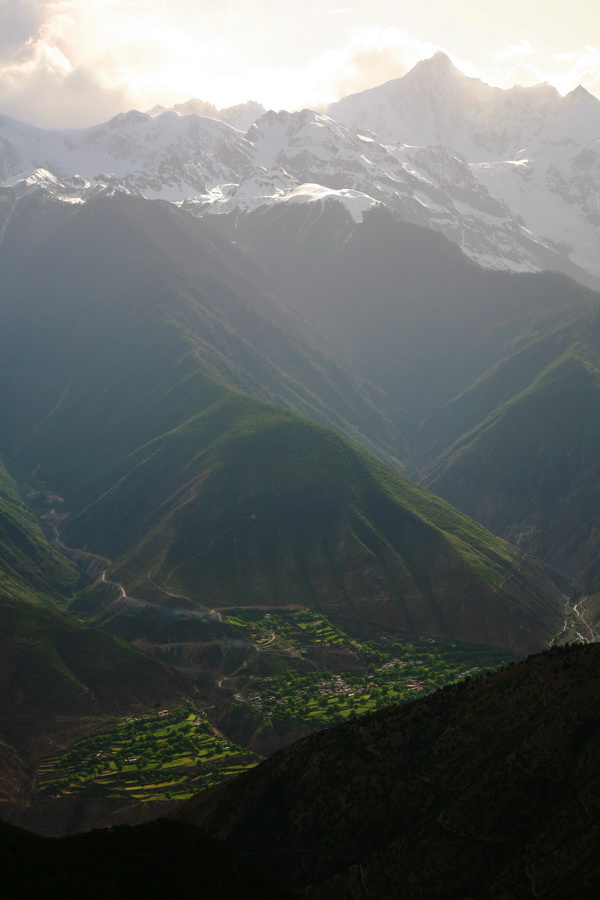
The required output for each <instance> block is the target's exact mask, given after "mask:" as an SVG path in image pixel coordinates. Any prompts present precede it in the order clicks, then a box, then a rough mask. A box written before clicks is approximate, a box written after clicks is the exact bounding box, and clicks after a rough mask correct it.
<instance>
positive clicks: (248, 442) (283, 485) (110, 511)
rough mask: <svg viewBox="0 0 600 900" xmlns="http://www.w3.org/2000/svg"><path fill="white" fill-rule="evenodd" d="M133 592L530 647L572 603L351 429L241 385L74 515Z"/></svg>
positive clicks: (351, 627)
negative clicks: (296, 609) (315, 613)
mask: <svg viewBox="0 0 600 900" xmlns="http://www.w3.org/2000/svg"><path fill="white" fill-rule="evenodd" d="M64 531H65V539H66V540H67V543H74V542H75V541H78V542H79V543H80V544H81V545H82V546H85V547H87V548H88V549H89V548H93V550H94V552H97V553H101V554H102V555H103V556H108V557H111V558H114V559H115V561H116V565H115V566H114V567H112V568H111V570H110V572H111V574H110V576H107V577H109V578H110V579H112V580H115V581H121V582H124V583H126V584H127V585H128V591H129V592H130V593H132V594H133V595H134V596H136V597H140V598H142V599H143V598H145V597H146V598H147V599H153V600H155V601H156V600H158V602H160V601H161V595H162V602H164V603H166V604H169V603H170V602H172V598H173V597H177V598H185V599H186V600H188V601H193V602H195V603H199V604H202V605H203V606H204V607H208V608H209V609H219V608H222V607H227V608H231V607H239V606H254V607H260V606H263V605H264V606H279V607H286V606H293V605H300V606H302V607H309V608H315V609H319V610H320V611H322V612H324V613H325V614H326V615H327V616H328V617H329V618H331V619H332V621H334V622H337V623H338V624H341V625H343V627H344V628H345V629H346V630H348V631H350V633H353V634H355V635H356V636H359V637H360V636H362V637H367V636H369V635H373V634H374V633H376V632H377V630H378V629H381V628H384V629H385V628H391V629H395V630H397V631H398V632H399V633H404V634H408V635H415V634H419V633H422V632H423V633H426V634H428V635H430V636H438V637H445V638H457V637H460V638H461V639H463V640H470V641H478V642H484V643H489V644H492V645H495V646H502V647H507V648H510V649H520V650H526V649H527V648H528V647H532V646H535V645H536V644H537V646H540V644H543V643H544V642H545V641H547V640H549V639H550V637H551V636H552V634H553V633H555V632H556V631H557V630H558V628H557V626H558V625H559V622H560V619H561V616H560V606H559V604H558V602H557V601H558V594H557V592H556V589H555V588H553V587H552V585H551V583H550V582H549V581H547V580H545V576H544V575H543V571H542V569H541V567H539V566H536V565H535V563H534V562H531V561H527V560H525V561H524V560H523V559H522V556H521V555H520V554H519V553H518V552H517V551H515V550H514V549H513V548H511V547H509V546H508V545H507V544H504V543H503V542H502V541H500V540H498V539H496V538H494V537H492V535H490V534H489V533H488V532H486V531H485V530H484V529H482V528H480V527H479V526H478V525H476V524H475V523H474V522H472V521H470V520H468V519H466V518H464V517H462V516H460V515H459V514H458V513H456V512H455V511H454V510H452V509H451V508H450V507H448V506H447V505H446V504H444V503H443V502H441V501H439V500H437V499H436V498H434V497H433V496H432V495H431V494H428V493H427V492H426V491H424V490H422V489H420V488H418V487H416V486H414V485H412V484H410V483H409V482H407V481H406V480H404V479H402V478H401V477H400V476H397V475H395V474H394V473H393V472H392V471H391V470H389V469H387V468H386V467H385V466H383V465H382V464H380V463H377V462H376V461H375V460H374V459H372V458H370V457H368V456H366V455H365V454H364V453H362V452H361V451H359V450H358V449H357V448H355V447H352V446H351V445H350V444H348V443H347V442H345V441H344V439H343V438H340V437H339V436H337V435H335V434H333V433H332V432H330V431H327V430H325V429H322V428H320V427H319V426H315V425H312V424H310V423H308V422H306V420H302V419H299V418H297V417H295V416H294V415H293V414H292V413H287V412H285V411H283V410H281V409H278V408H275V407H271V406H268V405H266V404H261V403H260V402H259V401H255V400H251V399H250V398H244V397H242V396H240V395H232V397H231V398H230V399H229V400H228V401H227V402H221V403H219V404H216V405H215V407H213V408H212V409H210V410H208V411H207V412H206V413H204V414H201V415H199V416H197V417H196V418H194V419H193V420H190V421H189V422H187V423H185V424H184V425H182V426H181V427H180V428H178V429H176V430H174V431H172V432H169V433H168V434H167V435H165V436H163V437H161V438H159V439H157V440H156V441H154V442H151V443H150V444H148V445H145V446H144V447H142V448H140V450H139V451H138V452H137V453H136V454H134V455H133V456H132V457H130V458H129V460H128V468H127V470H126V471H123V473H122V474H121V475H120V477H119V478H117V479H116V480H115V483H114V485H113V486H112V487H111V488H109V489H108V490H105V491H104V492H103V493H102V495H101V496H99V497H98V498H97V500H95V501H94V502H93V503H91V504H89V505H88V506H87V507H86V508H85V509H84V510H83V511H82V512H81V513H79V514H74V515H73V516H72V517H70V518H69V520H67V521H66V522H65V529H64Z"/></svg>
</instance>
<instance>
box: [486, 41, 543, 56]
mask: <svg viewBox="0 0 600 900" xmlns="http://www.w3.org/2000/svg"><path fill="white" fill-rule="evenodd" d="M536 53H537V50H536V49H535V47H534V46H533V44H532V43H531V41H527V40H525V39H524V38H522V39H521V40H520V41H517V43H516V44H507V45H506V47H505V49H504V50H502V51H501V52H500V53H492V56H493V57H494V58H495V59H514V58H516V57H519V56H535V54H536Z"/></svg>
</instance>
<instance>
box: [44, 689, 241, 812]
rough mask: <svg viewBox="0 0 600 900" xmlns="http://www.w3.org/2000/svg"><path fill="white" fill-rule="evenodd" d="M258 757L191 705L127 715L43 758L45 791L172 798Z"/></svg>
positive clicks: (62, 794) (228, 774)
mask: <svg viewBox="0 0 600 900" xmlns="http://www.w3.org/2000/svg"><path fill="white" fill-rule="evenodd" d="M256 762H258V756H256V754H252V753H249V752H248V751H247V750H246V749H245V748H243V747H239V746H237V745H236V744H234V743H232V742H231V741H228V740H226V739H225V738H224V737H223V736H222V735H220V734H219V733H218V732H216V731H215V729H214V728H213V727H212V726H211V725H210V723H209V722H208V720H207V719H206V718H205V717H204V715H203V714H201V713H198V712H197V711H195V710H193V709H191V708H190V707H179V708H177V709H175V710H172V711H169V710H162V711H161V712H158V713H156V714H152V715H146V716H141V717H140V718H135V719H133V718H130V719H124V720H122V721H120V722H117V723H115V725H114V727H113V728H111V729H110V730H109V731H106V732H104V733H102V734H95V735H92V736H90V737H87V738H84V739H83V740H81V741H79V742H78V743H77V744H75V745H74V746H73V747H71V748H70V749H69V751H68V752H67V753H64V754H63V755H62V756H55V757H52V758H50V759H47V760H45V762H44V763H43V764H42V765H41V766H40V769H39V772H38V787H39V790H40V792H41V794H42V795H44V794H45V795H46V796H51V797H68V796H73V795H75V794H80V793H81V792H83V791H86V790H88V791H89V790H94V791H95V792H98V791H101V792H103V793H106V795H107V796H115V795H118V796H123V794H126V795H129V796H132V797H135V798H136V799H138V800H165V799H166V800H170V799H180V798H184V797H189V796H190V795H191V794H193V793H196V792H197V791H199V790H202V789H203V788H205V787H209V786H210V785H212V784H216V783H217V782H219V781H223V780H224V779H225V778H229V777H231V776H232V775H235V774H238V773H239V772H241V771H242V770H244V769H246V768H249V767H250V766H252V765H255V764H256Z"/></svg>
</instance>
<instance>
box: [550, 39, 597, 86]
mask: <svg viewBox="0 0 600 900" xmlns="http://www.w3.org/2000/svg"><path fill="white" fill-rule="evenodd" d="M554 58H555V60H556V61H557V62H558V63H562V64H563V65H564V68H563V70H562V71H560V72H559V73H557V74H556V75H555V76H554V77H553V81H552V83H553V84H556V86H557V87H558V89H559V90H560V91H561V93H567V92H568V91H572V90H573V88H575V87H577V85H578V84H581V85H583V87H584V88H586V90H588V91H590V93H592V94H595V96H596V97H600V49H598V47H591V46H588V47H585V48H584V50H583V51H582V52H581V53H578V54H574V53H571V54H567V53H561V54H555V57H554Z"/></svg>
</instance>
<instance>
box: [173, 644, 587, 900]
mask: <svg viewBox="0 0 600 900" xmlns="http://www.w3.org/2000/svg"><path fill="white" fill-rule="evenodd" d="M599 701H600V645H597V644H592V645H587V646H578V647H576V646H571V647H565V648H562V649H557V650H552V651H550V652H547V653H545V654H542V655H541V656H536V657H532V658H530V659H529V660H527V661H526V662H524V663H520V664H518V665H514V666H511V667H510V668H509V669H507V670H504V671H501V672H499V673H496V674H495V675H492V676H488V677H486V678H483V679H479V680H477V681H472V682H471V681H467V682H466V683H464V684H461V685H457V686H455V687H452V688H447V689H445V690H443V691H441V692H438V693H437V694H435V695H433V696H431V697H428V698H426V699H425V700H422V701H419V702H417V703H414V704H411V705H409V706H407V707H402V708H395V709H389V710H386V711H384V712H380V713H376V714H374V715H372V716H369V717H364V718H362V719H359V720H357V721H355V722H353V723H351V724H348V725H343V726H339V727H338V728H335V729H333V730H331V731H329V732H324V733H321V734H318V735H313V736H311V737H309V738H305V739H304V740H302V741H300V742H299V743H297V744H295V745H293V746H292V747H289V748H287V749H285V750H283V751H280V752H279V753H277V754H276V755H275V756H273V757H271V759H270V760H268V761H266V762H265V763H263V764H262V765H261V766H259V767H258V768H257V769H255V770H253V771H252V772H249V773H248V774H246V775H244V776H242V777H240V778H239V779H237V780H235V781H233V782H230V783H228V784H224V785H221V786H219V787H217V788H215V789H211V790H210V791H208V792H206V793H204V794H201V795H198V796H197V797H196V798H195V799H194V800H192V801H190V802H188V803H187V804H186V805H185V806H183V807H181V809H180V810H179V811H178V813H177V815H178V817H180V818H184V819H187V820H189V821H192V822H195V823H196V824H201V825H202V826H203V827H205V828H208V829H210V830H211V833H213V834H215V835H216V836H217V837H218V838H220V839H221V840H224V841H225V842H226V843H227V844H228V845H229V846H231V847H233V848H235V849H236V850H237V851H238V852H241V853H242V854H244V855H245V856H246V857H247V858H249V859H252V860H254V861H257V862H260V863H261V864H263V865H265V866H266V867H268V869H269V870H270V871H271V872H273V873H277V875H278V876H279V877H281V878H282V879H285V880H287V882H288V883H289V884H292V885H295V886H303V887H305V888H308V896H309V897H311V898H323V900H325V898H327V900H337V898H339V900H342V898H344V900H345V898H348V897H354V898H356V900H361V898H367V897H381V898H384V897H385V898H400V897H403V898H404V897H406V898H409V897H410V898H416V897H418V898H420V900H434V898H435V900H461V898H465V897H478V898H482V900H483V898H486V900H487V898H490V900H492V898H500V897H503V898H508V897H510V898H519V900H525V898H533V897H544V898H547V900H562V898H564V897H577V898H578V900H592V898H595V897H597V889H598V883H599V881H600V869H599V865H600V864H599V860H600V854H599V850H600V833H599V831H598V824H597V817H598V809H599V808H600V770H599V767H598V754H599V751H600V717H599V715H598V709H599Z"/></svg>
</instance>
